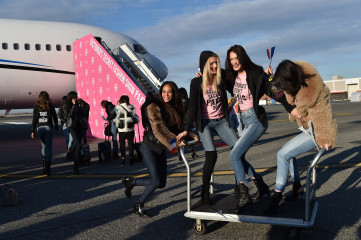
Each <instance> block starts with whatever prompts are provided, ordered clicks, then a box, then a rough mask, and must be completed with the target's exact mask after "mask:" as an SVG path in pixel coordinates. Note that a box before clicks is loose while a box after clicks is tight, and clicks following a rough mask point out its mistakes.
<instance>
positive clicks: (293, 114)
mask: <svg viewBox="0 0 361 240" xmlns="http://www.w3.org/2000/svg"><path fill="white" fill-rule="evenodd" d="M291 115H292V116H294V117H295V118H301V117H302V115H301V114H300V113H299V112H298V110H297V108H294V109H293V110H292V112H291Z"/></svg>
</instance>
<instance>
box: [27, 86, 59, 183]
mask: <svg viewBox="0 0 361 240" xmlns="http://www.w3.org/2000/svg"><path fill="white" fill-rule="evenodd" d="M54 126H55V131H56V132H58V117H57V116H56V112H55V108H54V105H53V103H52V101H51V99H50V98H49V94H48V93H47V92H45V91H41V92H40V94H39V98H38V100H37V101H36V103H35V106H34V110H33V123H32V129H31V138H34V137H35V129H36V130H37V132H38V135H39V138H40V143H41V156H42V160H43V173H46V175H48V176H50V174H51V173H50V165H51V160H52V157H53V134H54Z"/></svg>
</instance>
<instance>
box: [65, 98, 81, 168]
mask: <svg viewBox="0 0 361 240" xmlns="http://www.w3.org/2000/svg"><path fill="white" fill-rule="evenodd" d="M63 110H64V113H65V116H66V120H67V123H66V124H67V127H68V128H69V131H70V133H71V136H72V137H73V140H74V150H73V151H74V156H75V157H74V159H73V160H74V173H75V174H79V163H80V158H81V139H82V136H83V127H82V123H81V121H82V120H83V118H84V116H83V111H82V109H81V108H80V106H79V103H78V94H77V93H76V92H74V91H71V92H69V93H68V95H67V96H66V104H65V106H64V108H63Z"/></svg>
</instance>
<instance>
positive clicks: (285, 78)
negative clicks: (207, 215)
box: [264, 60, 337, 215]
mask: <svg viewBox="0 0 361 240" xmlns="http://www.w3.org/2000/svg"><path fill="white" fill-rule="evenodd" d="M273 81H274V83H273V84H274V85H275V86H277V87H279V88H281V89H283V90H284V91H285V95H286V98H287V101H288V103H289V104H291V105H293V106H296V108H295V109H296V110H297V114H296V115H295V116H294V115H290V116H289V118H290V121H292V122H294V121H296V122H297V125H298V126H299V127H302V128H303V129H305V130H308V131H310V130H311V131H313V136H315V137H314V138H313V137H312V136H311V135H310V134H308V133H305V132H301V133H299V134H298V135H297V136H296V137H294V138H292V139H291V140H290V141H288V142H287V143H286V144H285V145H283V147H282V149H281V150H279V151H278V152H277V177H276V185H275V192H274V194H273V196H272V200H271V203H270V206H269V207H268V208H267V209H266V210H265V211H264V213H265V214H266V215H274V214H276V213H277V211H278V208H279V206H281V205H282V204H284V202H283V198H282V192H283V191H284V190H285V187H286V183H287V178H288V171H289V170H290V171H292V172H291V176H292V181H293V187H292V192H291V195H290V196H287V197H286V200H288V201H296V200H297V198H298V196H299V195H302V194H303V192H304V189H303V188H302V185H301V182H300V177H299V171H298V166H297V161H296V157H297V156H298V155H300V154H302V153H305V152H308V151H310V150H312V149H314V148H315V147H317V148H325V149H326V150H329V149H330V148H332V147H335V145H336V135H337V125H336V121H335V119H334V118H333V115H332V109H331V103H330V101H329V98H330V90H329V89H328V87H327V86H326V85H325V84H324V82H323V80H322V78H321V76H320V75H319V74H318V72H317V70H316V68H315V67H314V66H313V65H311V64H310V63H308V62H303V61H295V62H292V61H290V60H284V61H282V62H281V63H280V64H279V65H278V67H277V70H276V73H275V76H274V80H273ZM310 123H311V124H310ZM310 127H312V129H310Z"/></svg>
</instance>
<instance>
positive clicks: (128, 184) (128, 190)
mask: <svg viewBox="0 0 361 240" xmlns="http://www.w3.org/2000/svg"><path fill="white" fill-rule="evenodd" d="M122 182H123V184H124V186H125V196H126V197H127V198H130V197H131V196H132V189H133V187H134V186H135V184H134V178H130V177H125V178H123V179H122Z"/></svg>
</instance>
